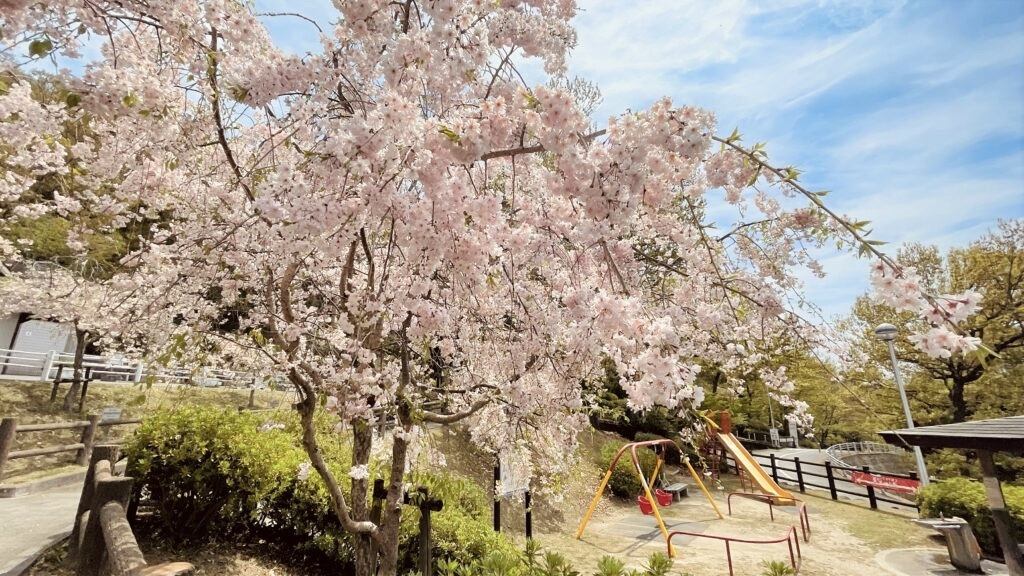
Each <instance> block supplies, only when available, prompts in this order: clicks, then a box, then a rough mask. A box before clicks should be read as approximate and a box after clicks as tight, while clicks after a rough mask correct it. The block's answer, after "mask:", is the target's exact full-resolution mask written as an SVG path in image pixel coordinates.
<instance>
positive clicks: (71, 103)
mask: <svg viewBox="0 0 1024 576" xmlns="http://www.w3.org/2000/svg"><path fill="white" fill-rule="evenodd" d="M81 102H82V97H81V96H79V95H78V94H75V93H74V92H68V95H67V96H65V97H64V103H65V104H67V105H68V107H69V108H74V107H75V106H78V105H79V104H80V103H81Z"/></svg>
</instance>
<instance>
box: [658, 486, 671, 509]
mask: <svg viewBox="0 0 1024 576" xmlns="http://www.w3.org/2000/svg"><path fill="white" fill-rule="evenodd" d="M654 498H655V499H656V500H657V501H658V506H661V507H662V508H664V507H665V506H671V505H672V494H669V493H668V492H666V491H664V490H662V489H661V488H658V489H657V490H655V491H654Z"/></svg>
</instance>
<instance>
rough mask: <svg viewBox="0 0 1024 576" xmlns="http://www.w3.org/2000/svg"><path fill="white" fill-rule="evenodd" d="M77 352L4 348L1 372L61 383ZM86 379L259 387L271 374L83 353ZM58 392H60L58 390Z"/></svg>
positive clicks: (0, 356) (66, 378)
mask: <svg viewBox="0 0 1024 576" xmlns="http://www.w3.org/2000/svg"><path fill="white" fill-rule="evenodd" d="M74 364H75V355H74V354H73V353H71V352H57V351H55V350H50V351H47V352H27V351H24V350H10V349H6V348H0V376H4V377H6V378H17V377H19V376H20V377H23V378H21V379H26V380H32V379H35V380H39V381H43V382H53V383H54V384H60V383H62V382H69V381H71V379H72V378H73V373H72V370H73V369H74ZM82 368H83V369H84V374H83V375H82V377H83V380H84V381H87V382H88V381H93V380H104V381H111V382H133V383H139V382H142V381H144V380H155V381H158V382H167V383H172V384H190V385H196V386H204V387H218V386H235V387H250V386H251V387H256V386H258V385H259V384H261V383H263V382H267V381H268V378H267V377H266V376H264V375H261V374H257V373H254V372H247V371H236V370H229V369H226V368H216V367H212V366H202V367H198V368H183V367H174V366H169V367H166V366H156V365H153V366H147V365H146V364H145V363H144V362H142V361H139V360H130V359H127V358H125V357H124V356H122V355H120V354H113V355H110V356H100V355H95V354H86V355H84V356H83V357H82ZM54 394H56V392H54Z"/></svg>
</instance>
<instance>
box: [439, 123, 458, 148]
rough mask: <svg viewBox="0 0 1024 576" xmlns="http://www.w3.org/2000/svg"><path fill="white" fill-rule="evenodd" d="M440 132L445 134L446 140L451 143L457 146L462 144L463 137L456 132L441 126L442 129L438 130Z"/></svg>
mask: <svg viewBox="0 0 1024 576" xmlns="http://www.w3.org/2000/svg"><path fill="white" fill-rule="evenodd" d="M438 132H440V133H441V134H444V137H445V138H447V139H448V140H449V141H451V142H454V143H455V144H461V143H462V137H461V136H459V135H458V134H456V133H455V131H454V130H452V129H451V128H449V127H447V126H441V127H440V128H438Z"/></svg>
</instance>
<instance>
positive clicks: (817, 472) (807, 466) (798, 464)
mask: <svg viewBox="0 0 1024 576" xmlns="http://www.w3.org/2000/svg"><path fill="white" fill-rule="evenodd" d="M753 457H754V459H755V460H756V461H757V463H758V464H760V465H761V467H762V468H764V469H765V471H767V472H768V474H769V475H771V477H772V479H773V480H775V483H776V484H779V483H781V482H785V483H793V482H796V485H797V487H798V488H799V490H800V492H807V489H808V488H817V489H820V490H823V491H826V492H828V493H829V496H830V497H831V498H832V499H833V500H839V498H840V494H843V495H846V496H850V497H852V498H864V499H866V500H867V501H868V505H869V506H871V508H872V509H873V510H874V509H878V503H879V502H882V503H884V504H890V505H892V506H899V507H904V508H911V509H914V510H917V509H918V506H917V504H916V503H914V501H913V496H910V499H904V498H900V497H899V496H898V495H897V494H896V493H895V492H894V491H893V490H892V489H890V488H884V487H880V486H877V484H878V483H876V482H868V483H864V484H855V483H853V482H852V481H851V480H850V476H851V475H852V474H854V473H861V474H863V475H871V476H873V477H875V478H880V479H902V480H914V481H916V480H917V479H918V476H917V474H915V473H913V472H911V473H909V474H890V473H888V472H880V471H878V470H872V469H871V467H870V466H861V467H860V468H854V467H850V466H839V465H836V464H832V463H831V462H825V463H824V464H819V463H817V462H808V461H805V460H800V458H798V457H793V458H782V457H779V456H776V455H775V454H768V455H762V454H753ZM727 461H728V462H729V464H730V466H733V469H734V470H735V469H736V468H735V466H736V462H735V461H734V460H733V459H732V458H727ZM787 472H788V473H789V474H785V473H787Z"/></svg>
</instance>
